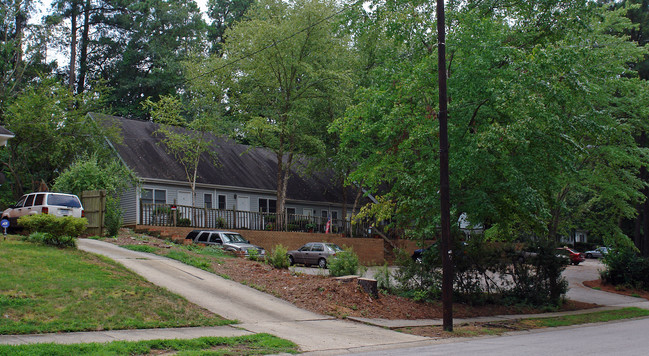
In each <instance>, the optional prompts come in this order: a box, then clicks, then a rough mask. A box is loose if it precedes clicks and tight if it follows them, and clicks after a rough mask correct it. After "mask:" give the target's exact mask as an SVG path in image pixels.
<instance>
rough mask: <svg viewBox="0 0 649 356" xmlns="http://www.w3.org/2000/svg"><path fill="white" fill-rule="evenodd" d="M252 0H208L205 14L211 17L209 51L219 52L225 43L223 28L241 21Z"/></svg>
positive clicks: (225, 28)
mask: <svg viewBox="0 0 649 356" xmlns="http://www.w3.org/2000/svg"><path fill="white" fill-rule="evenodd" d="M252 3H253V0H208V2H207V8H208V10H207V15H208V16H209V17H210V19H212V23H211V24H210V25H209V26H208V39H209V40H210V42H211V48H210V52H211V53H215V54H221V53H222V52H223V44H225V30H227V29H228V28H230V27H232V25H234V23H235V22H237V21H241V20H242V19H243V16H244V14H245V13H246V11H247V10H248V8H249V7H250V5H252Z"/></svg>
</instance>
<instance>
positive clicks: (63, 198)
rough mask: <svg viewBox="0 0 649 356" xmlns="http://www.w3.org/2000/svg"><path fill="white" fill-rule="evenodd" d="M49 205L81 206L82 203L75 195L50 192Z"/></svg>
mask: <svg viewBox="0 0 649 356" xmlns="http://www.w3.org/2000/svg"><path fill="white" fill-rule="evenodd" d="M47 205H53V206H66V207H68V208H80V207H81V203H80V202H79V199H78V198H77V197H75V196H74V195H63V194H50V195H49V196H48V197H47Z"/></svg>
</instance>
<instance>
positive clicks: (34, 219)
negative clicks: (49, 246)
mask: <svg viewBox="0 0 649 356" xmlns="http://www.w3.org/2000/svg"><path fill="white" fill-rule="evenodd" d="M18 225H20V226H22V227H24V228H25V229H27V231H29V232H46V233H48V234H50V235H52V236H53V237H61V236H70V237H79V235H81V233H83V232H84V231H85V230H86V226H87V225H88V220H86V219H85V218H75V217H72V216H54V215H50V214H36V215H27V216H22V217H20V218H19V219H18Z"/></svg>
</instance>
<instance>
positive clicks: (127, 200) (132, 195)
mask: <svg viewBox="0 0 649 356" xmlns="http://www.w3.org/2000/svg"><path fill="white" fill-rule="evenodd" d="M136 192H137V189H136V188H135V187H133V186H131V187H130V188H128V189H127V190H126V191H124V192H123V193H122V194H121V195H120V199H119V205H120V208H121V209H122V219H123V224H124V225H126V226H131V225H136V224H137V223H138V221H137V194H136Z"/></svg>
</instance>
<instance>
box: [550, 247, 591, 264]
mask: <svg viewBox="0 0 649 356" xmlns="http://www.w3.org/2000/svg"><path fill="white" fill-rule="evenodd" d="M557 253H558V254H559V255H561V256H565V257H567V258H568V259H570V263H572V264H573V265H575V266H576V265H578V264H580V263H581V262H584V261H585V260H586V258H584V255H583V254H581V253H579V252H576V251H574V250H571V249H570V248H568V247H557Z"/></svg>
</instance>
